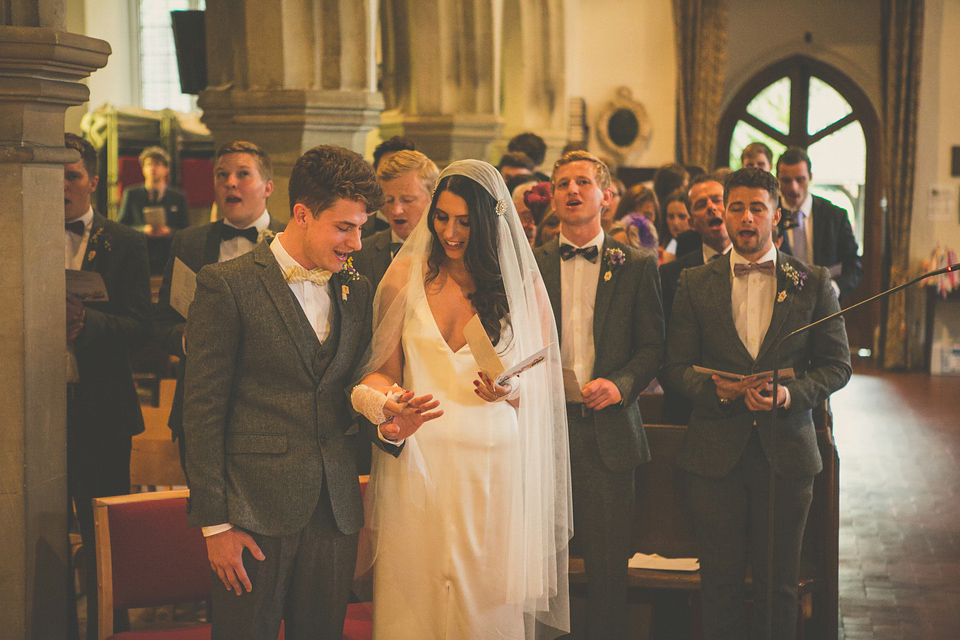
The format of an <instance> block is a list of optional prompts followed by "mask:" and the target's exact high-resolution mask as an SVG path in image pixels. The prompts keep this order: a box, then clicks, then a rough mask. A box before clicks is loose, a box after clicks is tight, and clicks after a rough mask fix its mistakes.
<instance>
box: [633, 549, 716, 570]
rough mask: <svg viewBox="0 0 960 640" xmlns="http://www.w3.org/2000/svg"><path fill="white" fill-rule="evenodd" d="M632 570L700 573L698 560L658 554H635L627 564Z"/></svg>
mask: <svg viewBox="0 0 960 640" xmlns="http://www.w3.org/2000/svg"><path fill="white" fill-rule="evenodd" d="M627 564H628V566H629V567H630V568H631V569H656V570H657V571H699V570H700V560H699V559H697V558H664V557H663V556H658V555H657V554H653V555H649V556H648V555H647V554H645V553H635V554H633V557H632V558H630V562H628V563H627Z"/></svg>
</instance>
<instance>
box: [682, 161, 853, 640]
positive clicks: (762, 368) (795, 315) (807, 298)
mask: <svg viewBox="0 0 960 640" xmlns="http://www.w3.org/2000/svg"><path fill="white" fill-rule="evenodd" d="M777 197H778V184H777V180H776V178H774V177H773V176H772V175H771V174H769V173H767V172H766V171H763V170H762V169H758V168H747V169H741V170H739V171H736V172H734V173H733V174H731V175H730V176H729V177H728V178H727V180H726V185H725V192H724V201H725V204H726V212H725V213H724V220H725V222H726V225H727V231H728V232H729V236H730V239H731V240H732V241H733V251H731V252H729V253H727V254H726V255H724V256H722V257H720V258H717V259H716V260H713V261H711V262H710V263H709V264H705V265H703V266H700V267H691V268H689V269H685V270H684V271H683V272H682V273H681V274H680V280H679V285H678V288H677V293H676V296H675V298H674V305H673V313H672V314H671V316H670V327H669V330H668V332H667V333H668V336H667V364H666V367H665V372H666V376H667V379H668V381H669V383H670V384H671V385H672V386H673V387H674V388H676V389H680V390H682V391H683V392H684V393H685V394H686V395H687V397H688V398H690V401H691V402H692V403H693V413H692V415H691V417H690V426H689V428H688V429H687V434H686V437H685V439H684V442H683V446H682V448H681V450H680V454H679V456H678V458H677V465H678V466H679V467H680V468H681V469H683V470H684V471H685V473H684V475H683V480H684V486H685V494H686V498H687V500H688V502H689V505H690V509H691V513H692V514H693V519H694V527H695V529H696V537H697V544H698V547H699V552H700V574H701V585H702V589H701V597H702V600H703V627H704V635H705V637H706V638H708V639H709V640H718V639H721V638H724V639H726V638H730V639H733V638H737V639H739V638H747V637H750V638H763V637H765V627H766V609H767V603H766V600H767V599H766V593H767V579H766V577H767V525H768V522H769V515H768V514H769V512H768V508H769V495H770V494H769V491H770V482H769V478H770V468H771V467H773V471H774V472H775V474H776V480H775V483H774V495H775V498H776V501H775V509H774V514H773V517H774V522H775V532H774V545H775V546H774V555H773V581H774V583H773V594H774V597H773V606H772V612H773V616H772V630H773V636H772V637H774V638H777V639H787V640H789V639H791V638H793V637H794V634H795V631H796V624H797V576H798V572H799V564H800V543H801V540H802V538H803V528H804V523H805V522H806V517H807V511H808V510H809V508H810V502H811V500H812V497H813V477H814V476H815V475H816V474H817V473H819V472H820V469H821V468H822V466H823V465H822V462H821V460H820V452H819V450H818V449H817V437H816V434H815V432H814V426H813V418H812V414H811V410H812V409H813V407H815V406H816V405H818V404H819V403H821V402H823V401H824V400H825V399H826V398H827V397H828V396H829V395H830V394H831V393H833V392H834V391H836V390H837V389H840V388H841V387H843V386H844V385H845V384H846V383H847V380H849V378H850V350H849V348H848V346H847V335H846V331H845V330H844V325H843V319H842V318H836V319H834V320H831V321H830V322H827V323H824V324H822V325H820V326H818V327H816V328H814V329H811V330H810V331H807V332H805V333H801V334H799V335H797V336H794V337H792V338H790V339H789V340H787V341H785V342H784V343H783V344H782V345H781V347H780V355H781V358H780V366H781V367H792V368H793V370H794V372H795V373H796V379H792V380H787V381H785V382H784V383H783V385H782V386H780V387H778V390H777V391H778V393H777V398H776V406H777V407H778V409H777V412H778V413H777V431H776V436H775V438H774V437H773V436H772V435H771V409H772V408H773V406H774V399H773V397H772V392H771V385H770V382H771V378H770V376H768V375H751V374H761V373H764V372H769V371H771V370H772V369H773V367H774V366H775V365H774V357H775V356H774V353H775V352H776V345H777V344H779V343H780V342H781V340H783V338H784V337H785V336H786V335H787V334H789V333H790V332H791V331H794V330H796V329H799V328H801V327H803V326H804V325H807V324H809V323H810V322H813V321H815V320H817V319H819V318H822V317H824V316H827V315H829V314H831V313H833V312H835V311H837V310H838V309H839V305H838V303H837V296H836V295H835V294H834V291H833V288H832V287H831V284H830V273H829V272H828V271H827V270H826V269H824V268H822V267H815V266H809V265H805V264H803V263H801V262H800V261H798V260H795V259H793V258H792V257H790V256H788V255H786V254H784V253H781V252H779V251H777V249H776V247H774V245H773V234H772V231H773V227H774V225H776V224H777V222H778V221H779V220H780V210H779V208H778V206H777ZM694 365H701V366H703V367H706V368H708V369H714V370H718V371H722V372H726V373H731V374H738V375H746V376H749V377H747V378H744V379H742V380H737V379H732V378H730V377H725V376H721V375H709V374H707V373H700V372H697V371H695V370H694V368H693V367H694ZM748 562H749V564H750V565H751V567H752V575H753V615H752V622H751V625H750V626H751V629H750V633H749V634H748V633H747V628H746V622H745V619H744V615H743V614H744V610H743V603H744V597H745V592H744V591H745V589H744V575H745V568H746V564H747V563H748Z"/></svg>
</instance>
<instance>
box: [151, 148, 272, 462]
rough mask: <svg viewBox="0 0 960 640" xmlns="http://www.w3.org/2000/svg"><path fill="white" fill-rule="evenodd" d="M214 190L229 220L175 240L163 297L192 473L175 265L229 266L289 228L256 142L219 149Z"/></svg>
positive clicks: (165, 343) (175, 412) (179, 420)
mask: <svg viewBox="0 0 960 640" xmlns="http://www.w3.org/2000/svg"><path fill="white" fill-rule="evenodd" d="M213 173H214V178H213V190H214V194H215V197H216V201H217V211H219V212H220V213H221V214H222V215H223V219H221V220H217V221H216V222H211V223H210V224H206V225H203V226H202V227H191V228H189V229H184V230H182V231H178V232H177V233H176V234H175V235H174V236H173V243H172V245H171V247H170V259H169V260H168V261H167V267H166V269H164V272H163V282H162V283H161V284H160V292H159V294H158V296H157V314H156V317H157V332H158V338H159V341H160V345H161V347H162V348H163V349H164V351H166V352H167V353H169V354H170V355H174V356H177V357H178V358H179V359H180V362H179V363H178V365H177V386H176V389H175V390H174V392H173V404H172V406H171V407H170V418H169V419H168V420H167V425H168V426H169V427H170V431H171V432H172V435H173V439H174V440H176V441H177V443H178V444H179V447H180V465H181V466H183V467H184V468H186V464H185V461H184V450H183V442H184V441H183V375H184V372H185V371H186V357H187V356H186V353H185V352H184V340H183V330H184V328H186V326H187V321H186V319H185V318H184V317H183V316H182V315H180V313H179V312H178V311H177V310H176V309H174V308H173V307H171V306H170V287H171V284H172V282H173V263H174V262H175V261H176V259H177V258H179V259H180V260H181V261H182V262H183V263H184V264H185V265H186V266H187V267H188V268H189V269H190V270H191V271H193V272H194V273H197V272H198V271H200V268H201V267H203V266H205V265H208V264H213V263H215V262H224V261H226V260H230V259H232V258H236V257H237V256H239V255H242V254H244V253H246V252H247V251H250V250H252V249H253V247H254V246H256V244H257V238H258V236H259V235H260V234H261V233H264V232H268V231H269V232H273V233H277V232H279V231H283V226H284V225H283V223H282V222H280V221H279V220H277V219H276V218H274V217H273V216H271V215H270V213H269V212H268V211H267V198H269V197H270V194H271V193H273V167H272V165H271V163H270V156H268V155H267V153H266V151H263V150H262V149H261V148H260V147H258V146H257V145H255V144H253V143H252V142H246V141H243V140H236V141H234V142H228V143H227V144H224V145H222V146H221V147H220V148H219V149H217V161H216V165H215V166H214V170H213Z"/></svg>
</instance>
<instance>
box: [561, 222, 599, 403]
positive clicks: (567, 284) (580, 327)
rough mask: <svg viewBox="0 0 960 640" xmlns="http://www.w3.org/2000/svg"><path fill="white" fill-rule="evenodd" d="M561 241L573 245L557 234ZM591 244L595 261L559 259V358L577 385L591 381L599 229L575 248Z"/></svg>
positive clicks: (594, 357) (593, 353) (576, 258)
mask: <svg viewBox="0 0 960 640" xmlns="http://www.w3.org/2000/svg"><path fill="white" fill-rule="evenodd" d="M564 243H566V244H569V245H572V246H574V247H577V245H576V244H575V243H573V242H570V240H568V239H567V238H565V237H564V236H563V233H561V234H560V244H561V245H562V244H564ZM592 246H596V247H597V251H598V252H599V254H598V257H597V261H596V262H595V263H593V262H590V261H589V260H587V259H586V258H584V257H582V256H574V257H573V258H571V259H570V260H563V259H561V260H560V318H561V320H560V322H561V336H562V337H561V338H560V361H561V363H562V364H563V366H564V367H565V368H567V369H572V370H573V372H574V373H575V374H576V376H577V382H578V383H579V385H580V387H581V388H583V386H584V385H585V384H587V383H588V382H590V381H591V380H593V363H594V360H595V359H596V350H595V348H594V342H593V312H594V305H595V304H596V301H597V284H599V282H600V269H601V267H602V266H603V231H601V232H600V233H598V234H597V236H596V237H595V238H594V239H593V240H591V241H590V242H588V243H586V244H585V245H583V247H577V248H587V247H592Z"/></svg>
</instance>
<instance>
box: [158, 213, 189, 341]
mask: <svg viewBox="0 0 960 640" xmlns="http://www.w3.org/2000/svg"><path fill="white" fill-rule="evenodd" d="M182 247H183V234H181V233H180V232H177V233H175V234H173V240H172V242H171V245H170V257H169V259H168V260H167V266H166V267H165V268H164V270H163V281H162V282H161V283H160V291H159V293H158V294H157V340H158V341H159V342H160V347H161V348H162V349H163V350H164V352H166V353H169V354H170V355H174V356H177V357H178V358H182V357H183V355H184V354H183V340H182V338H183V330H184V328H185V327H186V326H187V323H186V320H185V319H184V317H183V316H182V315H180V313H179V312H178V311H176V310H175V309H174V308H173V307H171V306H170V287H171V286H172V285H171V283H172V282H173V263H174V262H175V261H176V259H177V258H178V257H179V256H180V253H181V251H182Z"/></svg>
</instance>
